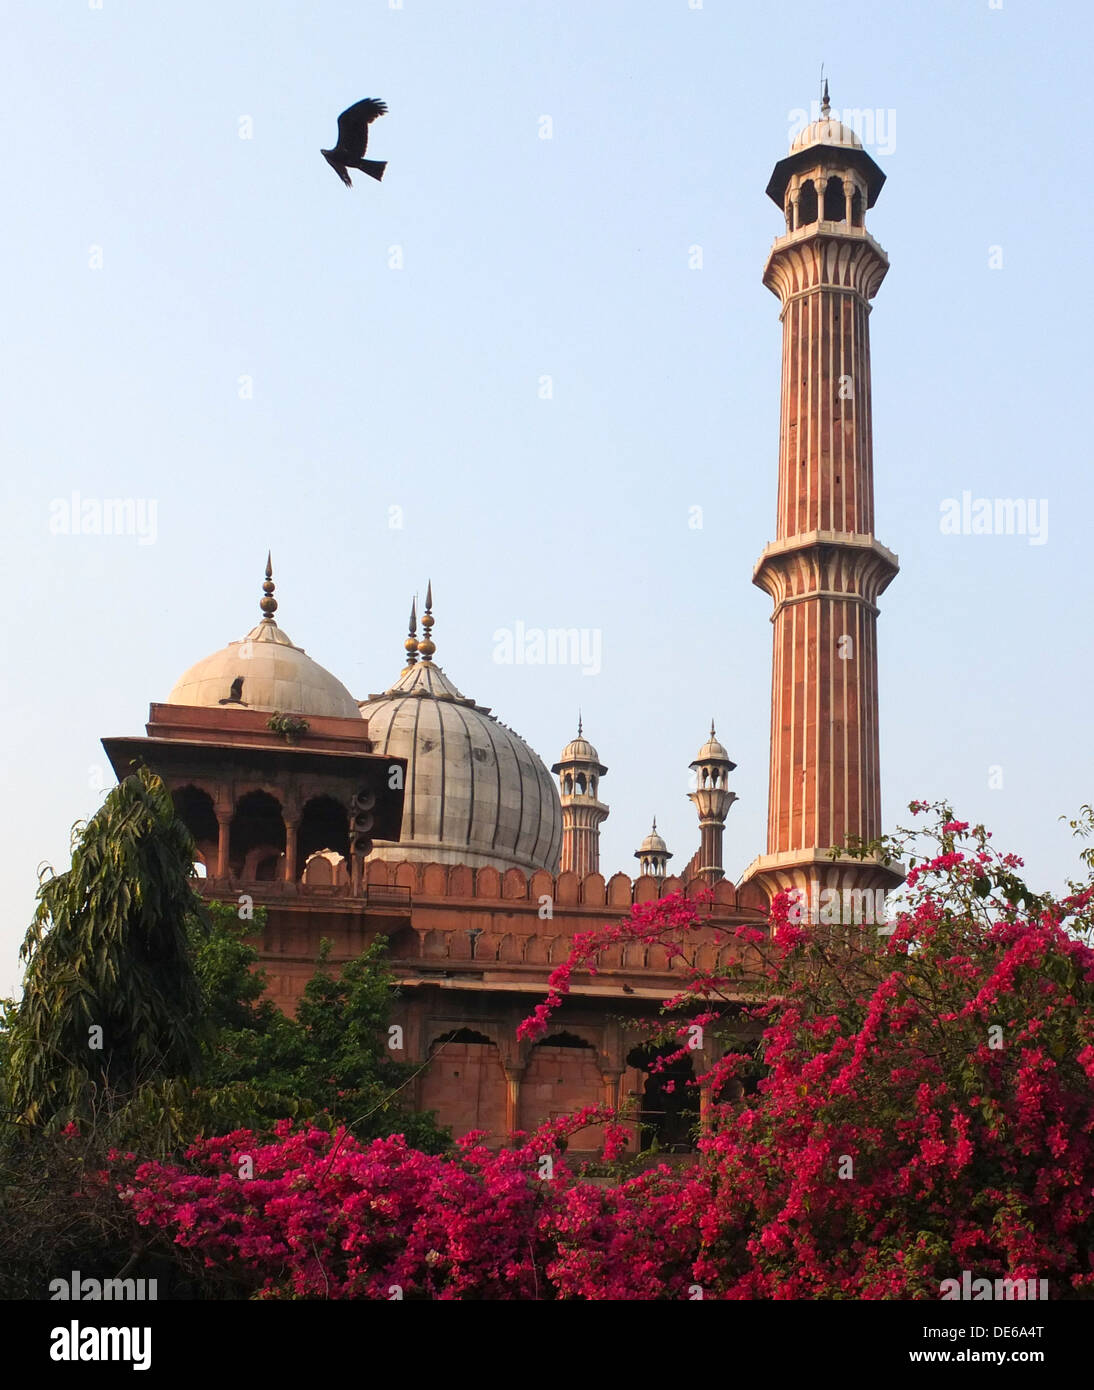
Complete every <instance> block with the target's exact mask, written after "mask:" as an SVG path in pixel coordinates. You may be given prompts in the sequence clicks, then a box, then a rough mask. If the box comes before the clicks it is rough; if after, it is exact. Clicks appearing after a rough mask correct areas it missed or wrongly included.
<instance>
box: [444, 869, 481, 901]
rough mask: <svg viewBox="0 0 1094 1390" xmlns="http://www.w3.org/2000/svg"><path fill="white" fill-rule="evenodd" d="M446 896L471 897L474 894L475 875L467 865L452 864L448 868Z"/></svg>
mask: <svg viewBox="0 0 1094 1390" xmlns="http://www.w3.org/2000/svg"><path fill="white" fill-rule="evenodd" d="M448 896H449V897H450V898H473V897H474V896H475V875H474V871H473V870H472V869H471V868H470V866H469V865H467V864H453V865H452V867H451V868H450V869H449V871H448Z"/></svg>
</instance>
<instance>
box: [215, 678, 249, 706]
mask: <svg viewBox="0 0 1094 1390" xmlns="http://www.w3.org/2000/svg"><path fill="white" fill-rule="evenodd" d="M218 703H219V704H222V705H241V704H242V703H243V677H242V676H236V678H235V680H234V681H233V682H232V688H231V690H230V691H229V692H228V698H227V699H226V700H220V701H218Z"/></svg>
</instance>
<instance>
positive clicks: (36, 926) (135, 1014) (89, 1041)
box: [7, 768, 202, 1125]
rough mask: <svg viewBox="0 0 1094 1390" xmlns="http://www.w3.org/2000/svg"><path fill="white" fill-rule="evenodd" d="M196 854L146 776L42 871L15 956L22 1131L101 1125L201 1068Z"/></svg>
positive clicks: (143, 772) (15, 1076) (155, 782)
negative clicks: (104, 1115)
mask: <svg viewBox="0 0 1094 1390" xmlns="http://www.w3.org/2000/svg"><path fill="white" fill-rule="evenodd" d="M193 859H194V846H193V841H192V839H191V837H190V834H189V832H188V831H187V830H186V827H185V826H184V825H183V824H182V823H181V821H179V820H178V819H177V818H176V816H175V809H174V806H173V804H172V801H171V797H170V794H169V793H168V791H167V789H166V787H165V786H164V784H163V782H162V781H161V780H160V778H159V777H157V776H155V775H154V774H153V773H151V772H149V771H148V770H147V769H143V768H142V769H140V770H138V771H137V772H135V773H134V774H133V775H132V776H130V777H126V778H125V779H124V780H123V781H122V782H120V783H119V785H118V786H117V787H114V788H113V789H112V790H111V791H110V792H109V793H108V794H107V796H106V799H105V800H104V802H103V804H102V806H101V807H100V808H99V810H98V811H97V812H96V813H95V815H93V816H92V817H91V818H90V820H88V821H87V822H86V823H81V824H77V825H76V826H75V827H74V828H73V835H72V865H71V867H70V868H69V869H68V870H67V871H66V872H64V873H62V874H54V873H53V871H52V869H50V870H48V873H49V877H47V878H45V879H44V881H43V882H42V883H41V885H40V887H39V889H38V907H37V910H36V912H35V915H34V920H33V922H32V924H31V927H30V929H29V931H28V932H27V935H26V939H25V941H24V943H23V947H22V952H21V954H22V958H23V959H24V960H25V961H26V962H27V967H26V974H25V978H24V984H23V998H22V1000H21V1002H20V1003H19V1005H18V1008H17V1009H16V1010H15V1013H14V1017H13V1018H12V1020H11V1026H10V1034H9V1037H8V1043H7V1046H8V1059H7V1060H8V1069H9V1080H10V1104H11V1110H12V1112H13V1114H14V1117H15V1118H16V1120H17V1121H19V1122H22V1123H29V1124H36V1123H43V1122H45V1123H50V1124H58V1125H60V1124H64V1123H66V1122H68V1121H72V1120H80V1119H87V1118H88V1117H90V1116H93V1115H97V1114H99V1113H100V1111H101V1107H102V1105H103V1102H104V1098H105V1097H110V1098H111V1102H112V1104H113V1105H115V1106H116V1105H117V1104H118V1103H122V1104H128V1103H130V1102H131V1101H132V1100H133V1099H134V1098H135V1097H136V1095H137V1093H138V1091H139V1090H140V1089H141V1088H142V1087H144V1086H147V1085H149V1084H155V1083H162V1082H165V1081H166V1082H168V1083H170V1082H171V1081H172V1079H174V1078H180V1077H186V1076H191V1075H193V1074H194V1073H195V1071H196V1070H197V1068H198V1066H199V1064H200V1058H201V1051H200V1036H199V1032H200V1026H201V1025H200V1019H201V1004H202V994H201V988H200V985H199V981H198V978H197V975H196V974H195V970H194V964H193V955H192V947H191V943H192V940H193V938H194V936H195V934H200V931H201V921H202V912H201V904H200V899H199V898H198V897H197V895H196V894H195V892H194V889H193V884H192V879H191V874H192V865H193Z"/></svg>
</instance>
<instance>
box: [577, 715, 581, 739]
mask: <svg viewBox="0 0 1094 1390" xmlns="http://www.w3.org/2000/svg"><path fill="white" fill-rule="evenodd" d="M577 736H578V738H580V737H581V711H580V709H579V710H578V712H577Z"/></svg>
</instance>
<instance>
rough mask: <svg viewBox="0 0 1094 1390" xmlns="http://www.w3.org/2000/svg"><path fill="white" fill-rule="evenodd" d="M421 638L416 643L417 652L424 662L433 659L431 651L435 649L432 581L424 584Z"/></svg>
mask: <svg viewBox="0 0 1094 1390" xmlns="http://www.w3.org/2000/svg"><path fill="white" fill-rule="evenodd" d="M422 633H423V636H422V640H421V641H420V642H419V643H418V652H419V654H420V655H421V658H422V660H423V661H425V662H430V661H432V660H433V653H434V652H435V651H436V650H437V648H436V645H435V644H434V642H433V581H432V579H431V580H429V582H428V583H427V584H426V588H425V612H424V613H423V614H422Z"/></svg>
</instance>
